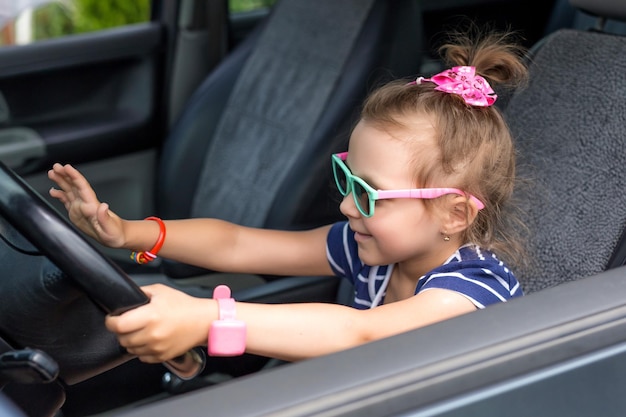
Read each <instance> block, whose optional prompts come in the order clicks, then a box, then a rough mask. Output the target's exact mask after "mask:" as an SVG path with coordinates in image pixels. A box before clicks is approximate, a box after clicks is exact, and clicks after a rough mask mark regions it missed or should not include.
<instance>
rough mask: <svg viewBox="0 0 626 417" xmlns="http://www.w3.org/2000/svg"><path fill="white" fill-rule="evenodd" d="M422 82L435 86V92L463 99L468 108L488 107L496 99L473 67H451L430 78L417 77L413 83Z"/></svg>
mask: <svg viewBox="0 0 626 417" xmlns="http://www.w3.org/2000/svg"><path fill="white" fill-rule="evenodd" d="M424 81H429V82H431V83H435V84H437V87H435V90H437V91H443V92H444V93H450V94H457V95H459V96H461V97H463V100H465V102H466V103H467V104H469V105H470V106H478V107H488V106H491V105H492V104H493V103H495V101H496V99H497V98H498V96H497V95H496V93H495V92H494V91H493V89H492V88H491V86H490V85H489V83H488V82H487V80H485V79H484V78H483V77H481V76H480V75H476V68H475V67H467V66H460V67H452V68H450V69H447V70H445V71H442V72H440V73H439V74H436V75H433V76H432V77H430V78H424V77H419V78H418V79H417V80H416V81H415V83H416V84H421V83H422V82H424Z"/></svg>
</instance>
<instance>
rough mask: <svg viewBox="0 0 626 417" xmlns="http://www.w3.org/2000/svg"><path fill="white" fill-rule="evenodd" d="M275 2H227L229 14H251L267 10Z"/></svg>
mask: <svg viewBox="0 0 626 417" xmlns="http://www.w3.org/2000/svg"><path fill="white" fill-rule="evenodd" d="M274 3H276V0H229V1H228V7H229V10H230V13H242V12H251V11H255V10H259V9H269V8H270V7H272V6H273V5H274Z"/></svg>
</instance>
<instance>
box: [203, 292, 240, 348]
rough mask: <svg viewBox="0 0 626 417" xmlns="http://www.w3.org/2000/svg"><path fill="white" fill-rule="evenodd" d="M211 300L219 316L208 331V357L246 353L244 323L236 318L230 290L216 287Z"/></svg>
mask: <svg viewBox="0 0 626 417" xmlns="http://www.w3.org/2000/svg"><path fill="white" fill-rule="evenodd" d="M213 298H214V299H215V300H217V305H218V309H219V315H218V319H217V320H215V321H213V323H211V328H210V329H209V341H208V352H209V355H210V356H238V355H241V354H243V353H244V352H245V351H246V323H244V322H243V321H241V320H237V318H236V315H235V300H234V299H233V298H231V297H230V288H228V287H227V286H226V285H218V286H217V287H215V289H214V290H213Z"/></svg>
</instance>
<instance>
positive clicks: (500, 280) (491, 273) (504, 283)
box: [482, 268, 511, 292]
mask: <svg viewBox="0 0 626 417" xmlns="http://www.w3.org/2000/svg"><path fill="white" fill-rule="evenodd" d="M482 271H483V272H484V273H485V274H487V275H491V276H492V277H494V278H495V279H497V280H498V282H499V283H500V285H502V286H503V287H504V288H505V289H506V290H507V291H509V292H510V291H511V288H510V287H509V283H508V282H507V281H505V280H504V279H502V277H501V276H500V275H498V274H494V273H493V271H490V270H489V269H484V268H483V270H482Z"/></svg>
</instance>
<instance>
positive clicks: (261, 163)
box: [156, 0, 423, 278]
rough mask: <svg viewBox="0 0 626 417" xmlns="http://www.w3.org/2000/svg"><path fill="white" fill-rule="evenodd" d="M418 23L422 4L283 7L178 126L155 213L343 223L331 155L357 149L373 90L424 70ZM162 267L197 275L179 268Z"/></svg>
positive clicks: (206, 86) (272, 223)
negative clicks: (353, 136)
mask: <svg viewBox="0 0 626 417" xmlns="http://www.w3.org/2000/svg"><path fill="white" fill-rule="evenodd" d="M420 19H421V13H420V9H419V2H418V1H416V0H397V1H393V2H389V1H385V0H350V1H341V2H337V1H334V0H322V1H316V2H310V1H307V0H289V1H279V2H277V3H276V4H275V6H274V7H273V9H272V12H271V15H270V16H269V17H268V18H267V19H266V21H265V22H264V23H263V24H262V26H261V27H260V28H258V30H256V32H255V33H254V34H252V35H251V36H250V37H248V38H247V39H246V40H245V41H244V42H243V43H242V44H241V45H239V46H238V47H237V48H236V49H235V50H234V51H233V52H232V53H231V54H230V55H229V56H227V57H226V58H225V59H224V61H223V62H222V63H221V64H220V65H219V66H218V67H217V68H216V69H215V70H214V71H212V73H211V74H210V75H209V76H208V77H207V78H206V80H205V81H204V82H202V83H201V85H200V86H199V88H198V89H197V91H195V93H194V94H193V95H192V96H191V98H190V100H189V103H188V104H187V105H186V108H185V109H184V110H183V112H182V114H181V116H180V118H179V119H178V121H177V122H176V123H175V124H174V126H173V128H172V131H171V134H170V135H169V137H168V138H167V139H166V141H165V144H164V147H163V150H162V155H161V159H160V165H159V172H158V175H157V177H158V187H159V188H158V189H157V190H156V193H157V202H156V203H157V212H158V213H157V214H158V215H159V216H161V217H162V218H164V219H177V218H188V217H215V218H220V219H224V220H229V221H233V222H236V223H239V224H243V225H247V226H255V227H268V228H280V229H295V228H303V227H310V226H316V225H320V224H324V223H329V222H332V221H334V220H337V219H339V218H340V215H339V211H338V207H337V206H338V204H337V201H334V200H333V198H332V195H333V194H332V193H331V187H330V185H331V177H330V162H329V161H330V154H331V153H332V152H334V151H337V150H340V149H345V146H347V140H348V137H349V133H350V128H351V126H352V124H353V123H354V122H355V118H356V117H357V116H358V110H359V106H360V103H361V101H362V99H363V98H364V97H365V95H366V94H367V92H368V90H370V89H371V88H372V87H374V86H375V85H376V84H377V83H379V82H381V81H383V80H385V79H388V78H390V77H392V78H396V77H399V76H406V75H409V74H412V73H415V72H416V71H417V69H418V68H419V65H420V60H421V55H422V53H423V52H422V41H421V37H422V33H421V30H422V29H421V20H420ZM338 22H343V23H341V24H339V23H338ZM163 270H164V271H165V272H166V274H167V275H168V276H169V277H174V278H182V277H189V276H192V275H195V274H197V273H198V272H199V270H198V269H196V268H191V267H189V266H187V265H181V264H178V263H175V262H164V263H163Z"/></svg>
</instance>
